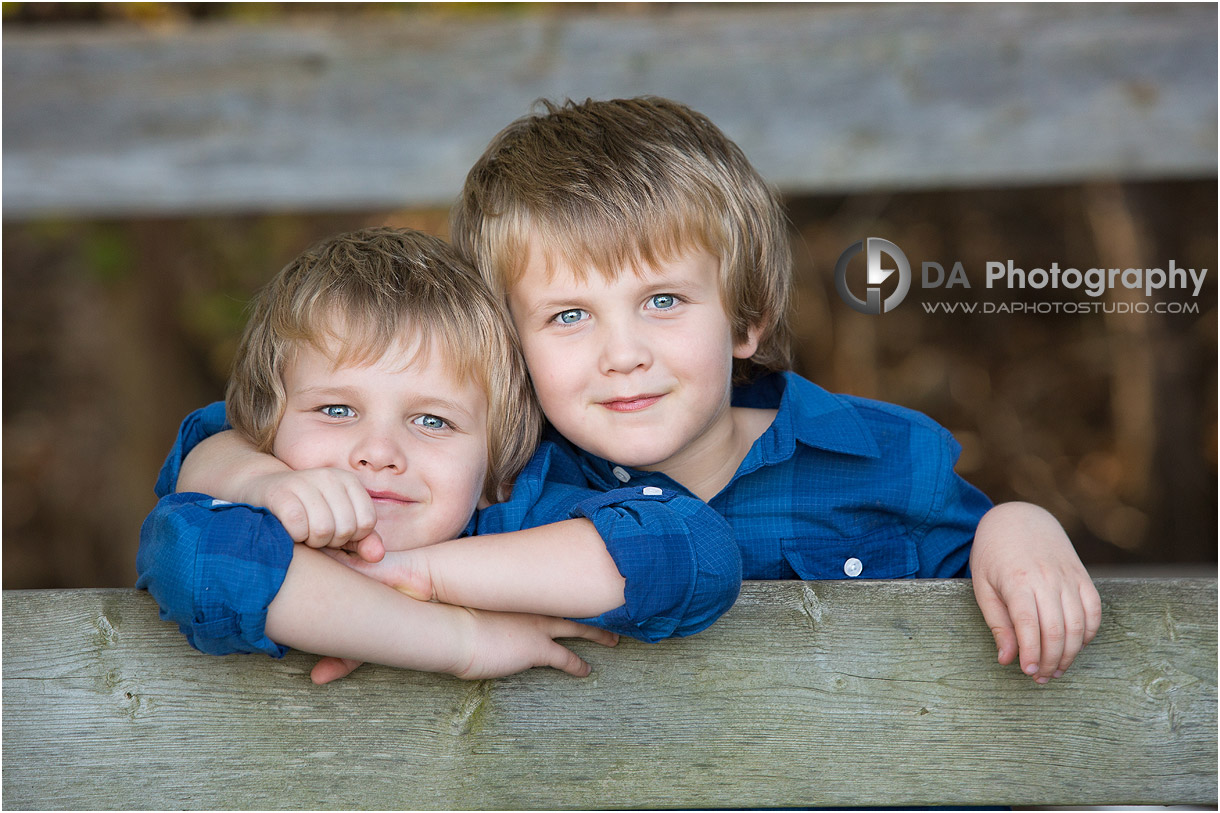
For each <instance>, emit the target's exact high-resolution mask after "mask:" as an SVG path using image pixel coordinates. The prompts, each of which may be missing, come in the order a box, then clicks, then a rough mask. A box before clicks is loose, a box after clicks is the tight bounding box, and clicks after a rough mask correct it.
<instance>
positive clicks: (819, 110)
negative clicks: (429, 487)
mask: <svg viewBox="0 0 1220 813" xmlns="http://www.w3.org/2000/svg"><path fill="white" fill-rule="evenodd" d="M1216 64H1217V10H1216V7H1215V5H1213V4H1190V3H1185V4H1167V5H1143V4H1089V5H1057V4H1030V5H1025V4H1020V5H999V4H985V5H973V4H952V5H924V4H920V5H902V4H896V5H867V4H866V5H854V4H833V5H828V6H826V5H820V4H808V5H805V4H780V5H767V4H749V5H748V7H746V6H744V5H741V6H739V5H736V4H716V5H714V6H702V5H698V4H673V5H670V4H614V3H606V4H573V5H568V4H529V3H525V4H513V5H508V6H502V5H494V4H361V3H353V4H334V5H332V4H326V3H317V4H315V3H311V4H279V3H251V4H230V3H181V4H164V3H100V4H59V3H5V4H4V6H3V78H4V96H3V111H4V112H3V147H4V153H3V162H4V164H3V170H4V175H3V180H4V184H3V272H4V273H3V355H4V371H3V373H4V382H3V383H4V390H3V398H4V422H3V460H4V481H3V523H4V525H3V586H4V588H6V589H12V588H32V587H87V586H120V585H130V584H132V583H133V582H134V580H135V567H134V559H135V551H136V546H137V541H138V533H139V526H140V522H141V520H142V519H143V517H144V515H145V514H146V513H147V511H148V510H149V509H150V508H151V507H152V505H153V504H154V502H155V497H154V495H153V490H152V489H153V483H154V481H155V479H156V475H157V471H158V469H159V466H160V463H161V461H162V459H163V457H164V455H165V453H166V452H167V451H168V449H169V447H170V445H171V443H172V441H173V438H174V434H175V431H176V428H177V424H178V421H179V420H180V419H181V418H182V417H183V416H184V415H185V414H186V413H187V412H188V411H190V410H191V409H193V408H195V407H198V406H201V405H203V404H205V403H207V402H209V401H211V400H215V399H219V398H221V397H222V395H223V389H224V381H225V378H226V375H227V372H228V365H229V363H230V360H231V357H232V353H233V349H234V346H235V343H236V339H237V336H238V333H239V331H240V329H241V326H242V324H243V322H244V311H243V309H244V307H245V303H246V302H247V300H248V299H249V297H250V295H251V293H252V292H253V291H254V290H255V289H256V288H257V287H258V286H259V285H261V284H262V283H263V282H265V281H266V280H267V279H268V278H269V277H270V276H271V275H272V274H274V273H275V271H277V270H278V269H279V268H280V267H281V266H282V265H283V264H284V263H286V262H287V261H288V260H289V259H291V258H292V257H293V256H294V255H296V254H297V253H299V252H300V251H301V250H303V249H304V248H305V247H307V246H308V245H309V244H310V243H312V242H314V241H316V240H318V239H321V238H323V237H326V236H329V235H331V234H334V233H336V232H339V231H343V230H347V229H352V228H358V227H362V226H367V225H375V224H389V225H402V226H412V227H415V228H420V229H423V230H426V231H430V232H433V233H435V234H439V235H442V236H443V235H445V233H446V219H447V211H446V207H447V205H448V202H449V201H451V200H452V199H453V197H454V196H455V195H456V194H457V191H458V189H459V188H460V186H461V183H462V179H463V177H464V174H465V171H466V169H467V168H468V167H469V166H470V165H471V164H472V163H473V161H474V160H475V158H476V157H477V156H478V155H479V153H480V152H481V151H482V149H483V147H484V146H485V145H486V143H487V141H488V140H490V138H491V137H492V136H493V135H494V134H495V132H496V131H498V130H499V129H500V128H501V127H503V126H504V125H506V124H507V123H508V122H510V121H511V120H513V119H514V118H516V117H518V116H520V115H523V114H525V113H527V112H529V111H530V109H531V105H532V103H533V102H534V101H535V100H536V99H538V98H542V97H546V98H553V99H557V98H565V97H571V98H575V99H584V98H586V97H594V98H611V97H619V96H633V95H640V94H656V95H661V96H668V97H670V98H674V99H677V100H679V101H682V102H685V103H687V104H689V105H691V106H692V107H694V108H696V109H698V110H700V111H701V112H703V113H706V114H707V115H708V116H709V117H711V118H712V120H713V121H715V122H717V124H719V125H720V126H721V128H722V129H723V130H725V132H726V133H727V134H728V135H729V136H730V137H731V138H733V139H734V140H736V141H737V142H738V143H739V144H740V145H741V146H742V148H743V149H744V150H745V152H746V154H747V155H748V156H749V157H750V158H751V159H752V160H753V161H754V163H755V165H756V166H757V167H758V169H759V170H760V172H762V174H763V175H764V176H765V177H767V178H768V179H769V180H770V181H771V182H773V183H774V184H775V185H776V186H777V187H778V188H779V189H780V190H781V192H782V193H783V195H784V197H785V201H786V205H787V208H788V213H789V216H790V219H791V223H792V240H793V246H794V253H795V256H796V267H795V273H796V278H797V283H798V294H797V297H796V300H797V301H796V310H795V314H794V317H793V324H794V327H795V333H796V336H797V370H798V372H800V373H801V374H803V375H805V376H807V377H809V378H811V379H813V380H814V381H816V382H818V383H820V384H821V385H823V386H825V387H827V388H828V389H831V390H833V391H839V392H848V393H854V394H857V395H863V396H868V397H874V398H881V399H884V400H887V401H893V402H896V403H900V404H903V405H905V406H909V407H912V408H915V409H918V410H920V411H922V412H925V413H927V414H929V415H930V416H932V417H933V418H934V419H936V420H937V421H938V422H940V423H941V424H943V425H945V426H946V427H948V428H949V429H950V430H952V431H953V432H954V434H955V435H956V436H957V438H958V439H959V440H960V441H961V443H962V446H963V454H962V458H961V460H960V463H959V467H958V468H959V471H961V473H962V474H963V475H964V476H965V477H966V478H967V479H969V480H971V481H972V482H974V483H975V484H976V485H978V486H979V487H980V488H982V489H983V490H984V491H986V492H987V493H988V494H989V495H990V496H991V497H992V499H994V500H997V501H1002V500H1012V499H1022V500H1030V501H1032V502H1036V503H1039V504H1041V505H1043V506H1045V507H1046V508H1048V509H1049V510H1050V511H1052V512H1053V513H1054V514H1055V515H1056V516H1057V517H1058V518H1059V520H1060V521H1061V522H1062V523H1063V524H1064V526H1065V527H1066V528H1067V530H1068V533H1069V534H1070V535H1071V537H1072V539H1073V541H1074V542H1075V543H1076V545H1077V548H1078V549H1079V551H1080V553H1081V556H1082V558H1083V559H1084V561H1085V563H1086V564H1087V565H1089V566H1090V569H1091V570H1092V571H1093V572H1095V573H1107V574H1108V573H1124V574H1125V573H1135V572H1154V571H1155V572H1169V573H1183V574H1189V573H1198V574H1200V575H1203V574H1207V575H1211V574H1214V573H1215V568H1216V542H1217V539H1216V537H1217V510H1216V494H1217V482H1216V447H1217V437H1216V425H1217V416H1216V391H1217V382H1216V369H1217V365H1216V348H1217V323H1216V315H1217V307H1216V306H1217V287H1216V275H1217V271H1216V265H1217V253H1218V252H1217V239H1216V238H1217V218H1218V212H1217V191H1218V190H1217V174H1216V160H1217V130H1216V121H1217V72H1216ZM868 236H878V237H884V238H886V239H888V240H891V241H893V242H894V243H896V244H897V245H899V246H900V247H901V248H902V249H903V251H904V252H905V254H906V256H907V257H908V258H909V259H910V262H911V265H912V270H913V271H914V272H915V284H914V285H913V287H912V289H911V292H910V294H909V295H908V297H907V300H906V301H905V302H904V303H903V305H902V306H901V307H900V308H898V309H897V310H895V311H892V312H890V313H886V314H883V315H881V316H868V315H863V314H859V313H856V312H855V311H854V310H852V309H851V308H849V307H847V305H845V304H844V303H843V302H842V301H841V300H840V299H839V297H838V295H837V293H836V291H835V286H834V280H833V270H834V266H835V262H836V260H837V259H838V257H839V255H840V254H841V253H842V252H843V251H844V250H845V249H846V248H847V247H848V246H850V245H851V244H852V243H854V242H856V241H857V240H860V239H862V238H864V237H868ZM1008 260H1011V261H1012V262H1013V263H1014V265H1016V266H1019V267H1022V268H1025V269H1032V268H1037V267H1043V268H1045V267H1049V266H1050V264H1051V263H1052V262H1057V263H1058V264H1059V265H1060V266H1061V267H1069V266H1071V267H1076V268H1080V269H1086V268H1090V267H1107V268H1109V267H1120V268H1126V267H1135V268H1147V267H1161V268H1167V267H1168V265H1169V262H1170V260H1173V261H1174V263H1175V264H1176V265H1177V266H1185V267H1190V268H1195V269H1201V268H1206V269H1208V271H1207V277H1206V282H1205V284H1204V286H1203V288H1202V290H1201V291H1200V292H1199V293H1198V294H1197V295H1195V294H1194V292H1193V291H1191V290H1186V291H1183V290H1174V291H1168V290H1162V291H1160V292H1157V293H1155V294H1154V295H1152V296H1148V295H1146V294H1145V293H1144V292H1143V291H1142V290H1141V291H1133V290H1127V289H1125V288H1118V289H1115V290H1111V291H1109V292H1107V293H1106V294H1105V295H1104V296H1103V297H1101V298H1100V299H1095V298H1094V297H1090V296H1088V295H1087V294H1086V293H1085V292H1084V291H1083V290H1076V291H1072V290H1062V289H1061V290H1051V289H1042V290H1033V289H1027V290H1024V291H1020V290H1017V291H1010V290H1008V289H1006V288H1003V287H996V288H990V289H989V288H987V287H986V285H985V280H984V276H983V269H984V267H985V264H986V263H987V262H988V261H999V262H1005V261H1008ZM925 261H934V262H938V263H940V264H942V265H943V266H944V267H945V269H946V271H948V270H949V269H950V268H951V267H952V265H953V263H955V262H960V263H961V264H962V266H963V268H964V270H965V273H966V275H967V278H968V280H969V282H970V286H971V287H969V288H966V287H965V286H956V287H954V288H951V289H936V290H924V289H923V288H921V287H920V286H919V268H920V264H921V263H923V262H925ZM858 293H859V292H858ZM1095 301H1100V302H1104V303H1106V304H1107V305H1108V306H1110V307H1109V308H1108V309H1109V310H1110V311H1111V312H1110V313H1102V312H1097V313H1063V312H1062V311H1063V310H1065V309H1064V308H1063V307H1062V306H1063V305H1064V304H1065V303H1084V302H1095ZM934 302H939V303H944V304H951V303H955V302H960V303H963V304H966V305H971V304H973V305H974V306H975V308H976V309H975V312H974V313H969V312H966V311H962V310H958V311H955V312H952V313H949V312H945V311H944V310H939V311H937V312H930V311H929V309H928V308H927V307H925V305H927V304H929V303H934ZM1031 303H1033V304H1036V303H1050V304H1052V305H1058V306H1059V310H1060V311H1061V312H1059V313H1054V312H1052V313H1005V312H992V313H985V312H984V310H985V308H984V307H983V306H984V305H990V306H992V310H997V311H999V310H1003V308H1002V307H1001V306H1003V305H1013V304H1020V305H1022V306H1028V305H1029V304H1031ZM1144 305H1148V306H1149V307H1148V308H1147V312H1139V311H1142V310H1144V308H1143V306H1144ZM1158 311H1164V312H1158Z"/></svg>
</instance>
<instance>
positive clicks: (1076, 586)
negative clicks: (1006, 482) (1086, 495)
mask: <svg viewBox="0 0 1220 813" xmlns="http://www.w3.org/2000/svg"><path fill="white" fill-rule="evenodd" d="M970 569H971V572H972V574H973V579H974V596H975V599H976V600H977V601H978V604H979V609H980V610H982V611H983V618H984V619H986V621H987V624H988V626H989V627H991V632H992V634H993V635H994V636H995V642H996V647H997V648H998V650H999V654H998V659H999V662H1000V663H1002V664H1009V663H1012V660H1013V658H1014V657H1016V656H1017V655H1018V654H1020V663H1021V671H1022V672H1024V673H1025V674H1027V675H1029V676H1030V677H1032V678H1034V680H1036V681H1037V682H1038V683H1046V682H1048V681H1049V680H1050V679H1051V678H1057V677H1061V676H1062V675H1063V673H1064V672H1065V671H1066V670H1067V668H1068V667H1069V666H1071V664H1072V661H1073V660H1075V658H1076V655H1077V654H1079V653H1080V650H1081V649H1082V648H1083V647H1084V646H1085V645H1086V644H1088V643H1089V642H1090V641H1092V640H1093V636H1095V635H1096V634H1097V630H1098V628H1099V627H1100V626H1101V598H1100V596H1098V594H1097V589H1096V588H1095V587H1094V586H1093V582H1092V580H1091V579H1090V578H1089V574H1088V573H1087V572H1086V571H1085V569H1084V565H1083V564H1081V562H1080V558H1079V557H1078V556H1077V555H1076V551H1075V550H1074V549H1073V548H1072V543H1071V541H1070V540H1069V539H1068V538H1067V534H1066V533H1064V531H1063V528H1062V527H1061V526H1060V525H1059V523H1058V522H1057V521H1056V520H1055V518H1054V517H1052V516H1051V515H1050V514H1049V513H1047V512H1046V511H1045V510H1043V509H1041V508H1039V507H1037V506H1035V505H1030V504H1029V503H1006V504H1004V505H998V506H996V507H995V508H992V509H991V510H990V511H988V512H987V514H986V515H984V517H983V519H982V520H981V521H980V522H979V527H978V530H977V531H976V532H975V539H974V547H973V549H972V550H971V553H970Z"/></svg>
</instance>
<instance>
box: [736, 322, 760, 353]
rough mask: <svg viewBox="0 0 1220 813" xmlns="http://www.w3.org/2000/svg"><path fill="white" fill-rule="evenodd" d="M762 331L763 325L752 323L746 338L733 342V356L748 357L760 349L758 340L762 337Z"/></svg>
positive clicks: (747, 330)
mask: <svg viewBox="0 0 1220 813" xmlns="http://www.w3.org/2000/svg"><path fill="white" fill-rule="evenodd" d="M762 332H763V327H762V325H760V324H753V325H750V327H748V328H747V329H746V335H745V338H743V339H742V340H741V341H738V342H734V343H733V358H735V359H748V358H750V356H752V355H754V354H755V353H756V352H757V351H758V341H759V339H761V338H762Z"/></svg>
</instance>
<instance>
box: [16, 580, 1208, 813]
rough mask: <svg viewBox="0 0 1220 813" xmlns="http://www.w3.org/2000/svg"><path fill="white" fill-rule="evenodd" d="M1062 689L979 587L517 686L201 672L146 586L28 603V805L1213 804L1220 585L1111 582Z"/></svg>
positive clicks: (364, 673) (642, 649)
mask: <svg viewBox="0 0 1220 813" xmlns="http://www.w3.org/2000/svg"><path fill="white" fill-rule="evenodd" d="M1098 587H1099V590H1100V592H1101V595H1102V599H1103V602H1104V608H1105V622H1104V626H1103V628H1102V631H1101V633H1100V635H1099V636H1098V637H1097V639H1096V640H1095V641H1094V642H1093V644H1092V645H1091V646H1090V647H1088V648H1087V649H1086V650H1085V652H1084V653H1083V654H1082V655H1081V656H1080V658H1079V659H1078V661H1077V663H1076V664H1075V665H1074V666H1073V667H1072V669H1071V671H1070V672H1069V673H1068V675H1067V676H1065V677H1064V678H1063V679H1060V680H1057V681H1053V682H1052V683H1050V684H1048V685H1046V686H1038V685H1036V684H1034V683H1033V682H1032V681H1030V680H1029V679H1028V678H1025V677H1023V676H1022V675H1020V674H1019V673H1018V671H1017V670H1016V669H1015V668H1012V667H1007V668H1005V667H1000V666H998V665H997V664H995V663H994V662H993V661H994V656H993V651H994V647H993V645H992V643H991V640H990V633H989V632H988V630H987V629H986V626H985V625H984V623H983V621H982V618H981V616H980V614H979V612H978V610H977V608H976V607H975V605H974V601H973V598H972V594H971V591H970V586H969V582H968V581H964V580H956V581H922V582H851V583H848V582H817V583H801V582H750V583H747V584H746V586H745V589H744V590H743V592H742V596H741V599H740V601H739V602H738V604H737V606H736V607H734V608H733V609H732V610H731V611H730V612H729V613H728V614H727V615H726V616H725V617H724V618H723V619H722V620H721V621H720V622H718V623H717V624H716V625H714V626H713V627H712V628H710V629H709V630H707V631H706V632H704V633H702V634H700V635H698V636H695V637H693V638H687V639H682V640H673V641H668V642H665V643H662V644H657V645H651V646H649V645H643V644H639V643H636V642H633V641H624V642H623V643H621V644H620V645H619V646H618V647H617V648H616V649H612V650H608V649H603V648H601V647H596V646H594V645H591V644H586V643H585V642H578V643H576V644H575V648H576V649H577V650H578V651H579V652H580V653H581V654H582V655H583V656H584V657H586V658H587V659H588V660H590V661H591V662H592V663H593V664H594V672H593V675H592V676H590V677H589V678H586V679H583V680H581V679H576V678H571V677H568V676H565V675H563V674H560V673H558V672H554V671H550V670H532V671H530V672H527V673H524V674H521V675H517V676H514V677H510V678H504V679H500V680H488V681H479V682H472V683H468V682H462V681H459V680H456V679H453V678H450V677H447V676H438V675H430V674H423V673H415V672H406V671H398V670H394V669H389V668H385V667H378V666H369V665H366V666H364V667H362V668H361V669H360V670H358V671H357V672H356V673H355V674H353V675H352V676H351V677H350V678H348V679H346V680H343V681H340V682H337V683H334V684H331V685H328V686H325V687H316V686H313V685H312V684H311V683H310V682H309V678H308V671H309V668H310V667H311V665H312V663H313V661H314V658H312V657H311V656H308V655H305V654H302V653H296V652H294V653H291V654H290V655H289V656H288V657H287V658H285V659H284V660H282V661H274V660H271V659H268V658H264V657H262V656H231V657H226V658H216V657H210V656H205V655H201V654H199V653H197V652H195V651H193V650H191V649H190V648H189V647H188V646H187V645H186V643H185V641H184V640H183V639H182V638H181V637H180V636H179V635H178V633H177V631H176V629H175V628H174V627H173V626H172V625H170V624H166V623H163V622H161V621H159V620H158V618H157V613H156V607H155V605H154V603H153V601H152V600H151V598H150V597H149V596H148V595H147V594H144V593H139V592H136V591H134V590H74V591H5V592H4V608H3V609H4V639H3V647H4V661H3V664H4V692H3V711H4V716H3V722H4V742H3V758H4V774H3V794H4V806H5V807H6V808H7V809H22V808H39V809H52V808H106V809H112V808H154V809H167V808H169V809H173V808H243V809H244V808H266V809H278V808H324V809H327V808H386V809H413V808H426V809H467V808H496V809H505V808H580V809H596V808H627V807H647V808H659V807H679V808H711V807H732V808H745V807H761V808H766V807H803V806H811V805H813V806H842V805H862V806H865V807H874V806H879V805H898V806H909V805H929V804H949V805H980V804H1005V805H1010V804H1018V805H1025V804H1038V805H1056V804H1057V805H1080V804H1085V803H1089V804H1136V803H1139V804H1167V803H1196V804H1215V802H1216V788H1217V784H1216V783H1217V779H1216V723H1217V719H1216V581H1215V579H1184V580H1155V579H1147V580H1127V579H1122V580H1120V579H1114V580H1099V583H1098Z"/></svg>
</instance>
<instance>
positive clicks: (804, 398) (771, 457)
mask: <svg viewBox="0 0 1220 813" xmlns="http://www.w3.org/2000/svg"><path fill="white" fill-rule="evenodd" d="M733 406H740V407H754V408H756V409H774V410H777V412H776V415H775V420H774V421H773V422H772V424H771V426H770V427H769V428H768V429H767V431H766V432H764V433H763V434H762V437H760V438H759V439H758V440H757V441H756V442H755V444H754V447H753V448H752V449H751V451H750V453H749V454H747V455H746V459H745V460H744V461H743V462H742V468H743V469H745V468H753V467H754V466H756V465H757V464H758V463H754V464H751V462H750V461H751V458H754V460H758V459H757V458H755V457H754V455H755V454H757V453H760V452H761V455H762V460H759V461H758V462H759V463H775V462H779V461H783V460H787V459H788V458H790V457H792V454H793V452H794V451H795V444H796V443H798V442H799V443H801V444H803V445H805V446H809V447H812V448H815V449H822V450H825V451H828V452H837V453H840V454H848V455H855V456H857V457H880V456H881V452H880V450H878V448H877V442H876V441H875V440H874V439H873V436H872V434H871V433H870V432H869V431H868V429H867V427H865V425H864V421H863V419H862V418H861V417H860V414H859V413H858V412H857V411H856V408H855V406H853V405H852V403H851V402H850V401H849V400H848V399H847V398H845V397H844V396H842V395H835V394H834V393H830V392H827V391H826V390H824V389H822V388H821V387H819V386H818V385H817V384H814V383H813V382H812V381H809V380H807V379H805V378H802V377H801V376H799V375H797V374H796V373H794V372H790V371H789V372H782V373H771V374H770V375H766V376H764V377H762V378H760V379H757V380H755V381H753V382H751V383H749V384H746V385H743V386H740V387H736V388H734V390H733ZM545 437H546V439H548V440H550V441H552V442H553V443H555V444H556V445H557V446H560V447H563V448H566V449H567V450H568V453H569V455H570V456H571V457H572V458H574V459H576V460H577V461H579V465H580V468H581V470H582V471H583V472H584V473H585V476H586V477H588V478H589V480H590V481H591V482H594V483H597V484H598V485H599V486H600V487H602V488H620V487H622V486H624V485H627V484H628V483H630V484H631V485H644V484H646V483H647V484H652V483H654V481H655V482H662V481H664V482H666V483H671V484H672V483H673V481H672V480H671V479H670V478H668V477H666V476H665V475H663V474H660V473H658V472H646V471H640V470H636V469H628V468H626V467H623V466H618V465H616V464H615V463H613V462H612V461H609V460H605V459H604V458H601V457H598V456H597V455H594V454H592V453H590V452H586V451H585V450H583V449H579V448H577V447H576V446H575V445H574V444H572V443H571V441H569V440H568V439H567V438H565V437H563V436H562V435H560V434H559V433H558V432H556V431H555V429H554V427H552V426H550V425H549V424H548V425H547V428H546V433H545ZM616 469H617V470H618V472H617V473H616V471H615V470H616ZM624 475H625V476H626V477H627V479H623V477H624Z"/></svg>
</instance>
